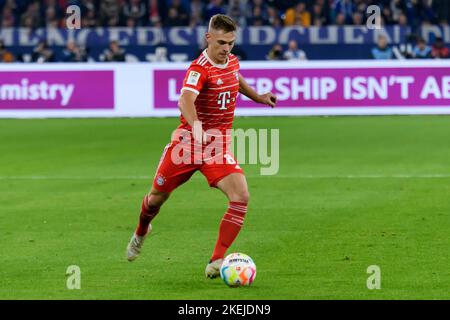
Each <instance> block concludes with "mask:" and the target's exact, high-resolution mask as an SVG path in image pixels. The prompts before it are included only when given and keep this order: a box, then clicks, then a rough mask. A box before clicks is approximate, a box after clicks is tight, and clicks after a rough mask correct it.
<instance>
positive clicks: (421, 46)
mask: <svg viewBox="0 0 450 320" xmlns="http://www.w3.org/2000/svg"><path fill="white" fill-rule="evenodd" d="M413 58H415V59H430V58H431V47H430V46H427V43H426V42H425V39H423V38H419V39H418V40H417V44H416V46H415V47H414V51H413Z"/></svg>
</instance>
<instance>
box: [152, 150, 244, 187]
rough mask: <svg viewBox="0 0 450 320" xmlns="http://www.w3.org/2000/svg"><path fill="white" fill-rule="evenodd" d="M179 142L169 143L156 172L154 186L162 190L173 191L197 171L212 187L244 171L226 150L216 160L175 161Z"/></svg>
mask: <svg viewBox="0 0 450 320" xmlns="http://www.w3.org/2000/svg"><path fill="white" fill-rule="evenodd" d="M176 145H177V143H176V142H175V143H174V142H172V143H169V144H168V145H167V146H166V147H165V149H164V152H163V154H162V156H161V160H160V161H159V165H158V168H157V169H156V174H155V177H154V179H153V187H154V188H155V189H156V190H158V191H160V192H171V191H173V190H174V189H175V188H177V187H178V186H180V185H182V184H183V183H185V182H186V181H188V180H189V178H190V177H191V176H192V175H193V174H194V173H195V172H196V171H197V170H200V172H201V173H202V174H203V175H204V176H205V177H206V179H207V180H208V183H209V185H210V186H211V187H214V188H216V187H217V183H218V182H219V181H220V180H222V179H223V178H225V177H226V176H228V175H229V174H232V173H242V174H243V173H244V171H243V170H242V169H241V167H240V166H239V164H238V163H237V162H236V160H235V159H234V157H233V155H231V154H230V153H228V152H226V153H225V154H220V155H218V157H215V158H216V159H215V160H219V161H215V162H211V161H210V162H208V161H201V163H194V162H193V161H188V162H189V163H179V161H173V158H172V154H174V153H176V150H175V152H174V148H175V147H176Z"/></svg>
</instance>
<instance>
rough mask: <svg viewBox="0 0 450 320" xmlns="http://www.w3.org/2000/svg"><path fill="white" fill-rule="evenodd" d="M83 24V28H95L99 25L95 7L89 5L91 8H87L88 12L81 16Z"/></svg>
mask: <svg viewBox="0 0 450 320" xmlns="http://www.w3.org/2000/svg"><path fill="white" fill-rule="evenodd" d="M81 25H82V27H83V28H95V27H97V26H98V19H97V15H96V11H95V7H94V8H91V7H89V9H87V11H86V13H85V14H84V15H83V16H82V18H81Z"/></svg>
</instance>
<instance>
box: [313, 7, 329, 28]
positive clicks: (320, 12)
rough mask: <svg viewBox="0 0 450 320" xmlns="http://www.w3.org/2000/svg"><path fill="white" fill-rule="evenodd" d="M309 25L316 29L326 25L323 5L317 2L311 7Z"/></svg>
mask: <svg viewBox="0 0 450 320" xmlns="http://www.w3.org/2000/svg"><path fill="white" fill-rule="evenodd" d="M311 24H312V25H313V26H317V27H320V26H324V25H326V24H327V18H326V13H325V8H324V6H323V5H321V4H320V3H319V1H318V2H317V3H315V4H314V5H313V9H312V15H311Z"/></svg>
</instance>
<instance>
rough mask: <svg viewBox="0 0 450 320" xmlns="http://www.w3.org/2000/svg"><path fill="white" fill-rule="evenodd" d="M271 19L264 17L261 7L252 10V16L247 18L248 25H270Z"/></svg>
mask: <svg viewBox="0 0 450 320" xmlns="http://www.w3.org/2000/svg"><path fill="white" fill-rule="evenodd" d="M268 24H269V21H268V20H267V19H265V18H264V16H263V12H262V9H261V7H254V8H253V10H252V15H251V18H248V19H247V25H249V26H264V25H268Z"/></svg>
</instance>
